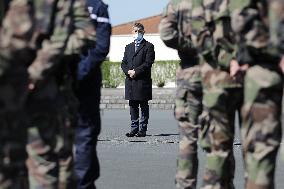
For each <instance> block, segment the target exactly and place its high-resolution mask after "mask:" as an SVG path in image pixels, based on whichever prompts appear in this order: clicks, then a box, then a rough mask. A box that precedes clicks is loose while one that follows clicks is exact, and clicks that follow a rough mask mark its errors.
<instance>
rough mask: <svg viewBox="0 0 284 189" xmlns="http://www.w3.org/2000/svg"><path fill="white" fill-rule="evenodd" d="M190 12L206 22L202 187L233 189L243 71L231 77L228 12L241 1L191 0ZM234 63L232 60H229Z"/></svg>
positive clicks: (201, 36) (202, 38)
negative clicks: (203, 170) (204, 162)
mask: <svg viewBox="0 0 284 189" xmlns="http://www.w3.org/2000/svg"><path fill="white" fill-rule="evenodd" d="M192 2H194V3H193V5H194V6H193V8H192V14H193V15H194V16H196V17H199V18H203V19H204V20H205V24H204V25H203V26H201V31H200V32H199V33H198V35H197V44H198V45H197V47H198V51H199V55H200V57H201V58H202V61H204V62H205V63H204V64H203V65H202V67H201V75H202V88H203V113H202V115H201V119H200V121H201V122H200V124H201V133H200V144H201V146H202V147H203V148H204V149H205V151H206V152H207V154H206V165H205V172H204V176H203V184H202V189H211V188H214V189H233V188H234V185H233V178H234V171H235V160H234V155H233V139H234V128H235V127H234V123H235V121H234V118H235V112H236V111H237V110H238V109H239V107H240V105H241V103H242V79H241V78H242V73H241V72H239V73H238V75H236V77H231V76H230V73H229V70H230V62H231V60H233V59H234V36H233V33H232V30H231V26H230V11H231V9H232V8H234V7H236V6H238V5H239V4H240V3H241V2H242V1H241V0H240V1H228V0H220V1H206V0H204V1H202V0H196V1H192ZM232 62H234V61H232Z"/></svg>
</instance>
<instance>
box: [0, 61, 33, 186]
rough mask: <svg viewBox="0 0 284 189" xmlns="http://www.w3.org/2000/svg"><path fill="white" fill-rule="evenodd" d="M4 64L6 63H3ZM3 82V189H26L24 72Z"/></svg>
mask: <svg viewBox="0 0 284 189" xmlns="http://www.w3.org/2000/svg"><path fill="white" fill-rule="evenodd" d="M0 62H1V63H3V60H1V61H0ZM17 68H19V70H17V71H18V72H16V73H11V75H9V74H6V75H5V76H1V80H0V189H26V188H28V187H27V186H28V185H27V170H26V168H25V161H26V158H27V155H26V150H25V144H26V139H27V137H26V134H27V133H26V130H27V127H26V119H25V114H24V111H23V105H24V103H25V100H26V95H27V74H26V73H25V71H24V70H25V69H24V68H22V69H21V67H20V66H18V67H17Z"/></svg>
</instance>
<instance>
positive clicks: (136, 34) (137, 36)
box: [133, 33, 143, 41]
mask: <svg viewBox="0 0 284 189" xmlns="http://www.w3.org/2000/svg"><path fill="white" fill-rule="evenodd" d="M142 38H143V34H142V33H135V34H133V39H134V40H135V41H139V40H141V39H142Z"/></svg>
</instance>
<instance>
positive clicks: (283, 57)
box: [279, 56, 284, 73]
mask: <svg viewBox="0 0 284 189" xmlns="http://www.w3.org/2000/svg"><path fill="white" fill-rule="evenodd" d="M279 67H280V69H281V71H282V73H284V56H282V58H281V60H280V62H279Z"/></svg>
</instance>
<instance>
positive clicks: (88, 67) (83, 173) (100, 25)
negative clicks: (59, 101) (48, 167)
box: [75, 0, 111, 189]
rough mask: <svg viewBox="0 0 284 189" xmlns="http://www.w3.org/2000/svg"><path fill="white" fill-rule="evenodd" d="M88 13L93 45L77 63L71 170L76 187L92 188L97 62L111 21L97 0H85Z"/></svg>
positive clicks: (98, 124) (97, 112)
mask: <svg viewBox="0 0 284 189" xmlns="http://www.w3.org/2000/svg"><path fill="white" fill-rule="evenodd" d="M86 2H87V6H88V7H87V8H88V11H89V13H90V17H91V19H92V21H93V23H94V25H95V27H96V44H95V47H94V48H92V49H89V50H88V53H87V54H86V55H82V59H81V61H80V63H79V65H78V71H77V84H78V86H77V90H76V93H77V97H78V100H79V109H78V124H77V128H76V133H75V147H76V152H75V173H76V176H77V179H78V184H77V188H78V189H95V188H96V187H95V184H94V182H95V180H96V179H98V177H99V162H98V157H97V152H96V145H97V140H98V135H99V133H100V130H101V119H100V106H99V105H100V96H101V83H102V75H101V69H100V65H101V63H102V62H103V61H104V60H105V57H106V56H107V54H108V52H109V46H110V35H111V24H110V20H109V14H108V6H107V5H106V4H104V3H103V2H102V1H101V0H86Z"/></svg>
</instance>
